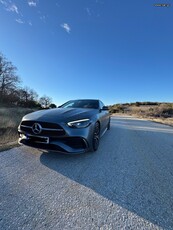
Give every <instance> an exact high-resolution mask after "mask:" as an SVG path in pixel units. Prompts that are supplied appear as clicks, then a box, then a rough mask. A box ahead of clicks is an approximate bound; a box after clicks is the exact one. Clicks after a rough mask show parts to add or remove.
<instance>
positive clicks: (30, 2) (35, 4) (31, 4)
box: [28, 0, 37, 7]
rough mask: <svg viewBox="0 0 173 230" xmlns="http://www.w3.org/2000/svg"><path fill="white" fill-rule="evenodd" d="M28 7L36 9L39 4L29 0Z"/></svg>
mask: <svg viewBox="0 0 173 230" xmlns="http://www.w3.org/2000/svg"><path fill="white" fill-rule="evenodd" d="M28 5H29V6H31V7H36V6H37V3H36V2H34V1H32V0H31V1H30V0H29V1H28Z"/></svg>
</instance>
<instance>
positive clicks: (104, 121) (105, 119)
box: [99, 101, 109, 134]
mask: <svg viewBox="0 0 173 230" xmlns="http://www.w3.org/2000/svg"><path fill="white" fill-rule="evenodd" d="M99 106H100V123H101V130H100V131H101V134H102V133H103V132H104V131H105V129H106V128H107V126H108V123H109V111H108V110H103V108H104V106H105V105H104V104H103V102H102V101H99Z"/></svg>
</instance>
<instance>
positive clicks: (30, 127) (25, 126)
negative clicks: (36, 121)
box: [20, 125, 64, 131]
mask: <svg viewBox="0 0 173 230" xmlns="http://www.w3.org/2000/svg"><path fill="white" fill-rule="evenodd" d="M20 126H21V127H24V128H29V129H32V126H28V125H20ZM42 130H46V131H64V129H49V128H42Z"/></svg>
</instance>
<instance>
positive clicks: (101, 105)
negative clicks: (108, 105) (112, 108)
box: [100, 101, 105, 109]
mask: <svg viewBox="0 0 173 230" xmlns="http://www.w3.org/2000/svg"><path fill="white" fill-rule="evenodd" d="M103 106H105V105H104V104H103V102H102V101H100V109H102V108H103Z"/></svg>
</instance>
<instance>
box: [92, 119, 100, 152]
mask: <svg viewBox="0 0 173 230" xmlns="http://www.w3.org/2000/svg"><path fill="white" fill-rule="evenodd" d="M99 142H100V125H99V123H98V122H96V124H95V127H94V133H93V151H96V150H97V149H98V147H99Z"/></svg>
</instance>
